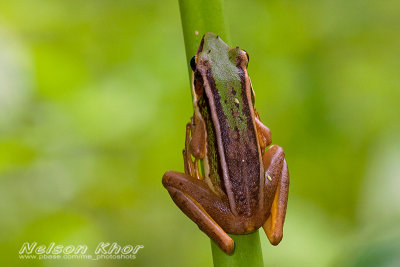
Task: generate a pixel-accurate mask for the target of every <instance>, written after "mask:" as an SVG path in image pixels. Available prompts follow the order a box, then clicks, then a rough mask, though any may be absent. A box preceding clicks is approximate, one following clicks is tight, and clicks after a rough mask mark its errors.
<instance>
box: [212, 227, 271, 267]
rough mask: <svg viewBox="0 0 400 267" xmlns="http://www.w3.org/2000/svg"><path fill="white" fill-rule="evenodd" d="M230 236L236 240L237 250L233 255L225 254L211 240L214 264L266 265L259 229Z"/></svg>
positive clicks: (223, 265)
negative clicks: (264, 263) (246, 233)
mask: <svg viewBox="0 0 400 267" xmlns="http://www.w3.org/2000/svg"><path fill="white" fill-rule="evenodd" d="M229 236H230V237H232V239H233V240H234V241H235V251H234V252H233V254H232V255H227V254H225V253H224V252H223V251H222V250H221V249H220V248H219V247H218V246H217V245H216V244H215V243H214V242H213V241H211V250H212V254H213V261H214V266H218V267H225V266H226V267H231V266H252V267H253V266H254V267H255V266H257V267H258V266H260V267H261V266H264V265H263V257H262V250H261V243H260V235H259V234H258V230H257V231H255V232H253V233H251V234H248V235H229Z"/></svg>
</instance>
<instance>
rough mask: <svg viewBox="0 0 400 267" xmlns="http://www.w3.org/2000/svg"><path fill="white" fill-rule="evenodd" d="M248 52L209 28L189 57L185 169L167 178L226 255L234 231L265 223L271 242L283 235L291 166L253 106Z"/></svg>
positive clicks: (231, 247)
mask: <svg viewBox="0 0 400 267" xmlns="http://www.w3.org/2000/svg"><path fill="white" fill-rule="evenodd" d="M248 63H249V55H248V53H247V52H246V51H245V50H242V49H240V48H239V47H238V46H236V47H233V48H231V47H230V46H229V45H228V44H226V43H225V42H224V41H223V40H222V39H221V37H220V36H219V35H216V34H214V33H211V32H209V33H206V34H204V36H203V38H202V39H201V43H200V45H199V48H198V50H197V53H196V55H195V56H194V57H193V58H192V59H191V61H190V66H191V69H192V79H191V80H192V96H193V116H192V117H191V119H190V121H189V122H188V123H187V125H186V136H185V147H184V149H183V153H182V154H183V159H184V173H183V172H177V171H167V172H166V173H165V174H164V175H163V177H162V184H163V186H164V187H165V188H166V189H167V191H168V193H169V195H170V196H171V198H172V200H173V201H174V202H175V204H176V205H177V206H178V207H179V208H180V209H181V210H182V211H183V213H184V214H185V215H186V216H187V217H189V218H190V219H191V220H192V221H193V222H194V223H196V224H197V226H198V227H199V228H200V230H202V231H203V232H204V233H205V234H206V235H207V236H208V237H209V238H210V239H211V240H213V241H214V242H215V243H216V244H217V245H218V246H219V247H220V248H221V249H222V250H223V251H224V252H225V253H226V254H232V253H233V251H234V247H235V244H234V241H233V239H232V237H231V236H230V234H231V235H243V234H249V233H252V232H254V231H256V230H258V229H259V228H260V227H262V228H263V229H264V231H265V234H266V235H267V237H268V239H269V241H270V243H271V244H272V245H278V244H279V243H280V241H281V240H282V237H283V225H284V222H285V216H286V209H287V202H288V193H289V180H290V178H289V171H288V166H287V163H286V159H285V152H284V150H283V148H281V147H280V146H278V145H271V144H272V139H271V131H270V129H269V128H268V127H267V126H265V125H264V124H263V123H262V122H261V119H260V115H259V113H258V111H257V110H256V108H255V92H254V90H253V87H252V83H251V81H250V77H249V75H248V72H247V67H248Z"/></svg>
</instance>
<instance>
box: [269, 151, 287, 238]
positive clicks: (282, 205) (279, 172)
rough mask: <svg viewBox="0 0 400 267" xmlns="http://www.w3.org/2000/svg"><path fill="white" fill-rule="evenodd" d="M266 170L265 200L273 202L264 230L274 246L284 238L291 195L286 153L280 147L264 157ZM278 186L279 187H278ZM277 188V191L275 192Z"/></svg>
mask: <svg viewBox="0 0 400 267" xmlns="http://www.w3.org/2000/svg"><path fill="white" fill-rule="evenodd" d="M263 162H264V168H265V170H266V171H265V190H266V191H265V198H266V202H269V203H270V201H272V199H273V202H272V207H271V212H270V216H269V217H268V219H267V221H266V222H265V223H264V225H263V228H264V231H265V233H266V234H267V236H268V239H269V241H270V242H271V244H272V245H275V246H276V245H278V244H279V242H280V241H281V240H282V237H283V224H284V222H285V216H286V206H287V200H288V193H289V171H288V167H287V164H286V160H285V152H284V151H283V149H282V148H281V147H279V146H276V145H273V146H271V147H270V148H269V149H268V150H267V151H266V152H265V153H264V155H263ZM276 184H277V185H276ZM275 188H276V190H274V189H275Z"/></svg>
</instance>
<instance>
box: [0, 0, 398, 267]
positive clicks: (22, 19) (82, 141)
mask: <svg viewBox="0 0 400 267" xmlns="http://www.w3.org/2000/svg"><path fill="white" fill-rule="evenodd" d="M0 10H1V11H0V262H2V263H3V264H2V265H3V266H14V265H28V264H34V265H38V266H119V265H121V266H125V265H133V266H210V265H211V264H212V261H211V249H210V241H209V239H208V238H207V237H206V236H205V235H204V234H203V233H201V232H200V231H199V230H198V228H197V227H196V226H195V224H193V223H192V222H191V221H190V220H189V219H187V218H186V217H185V216H184V215H183V214H182V213H181V212H180V211H179V210H178V208H177V207H176V206H175V205H174V203H173V202H172V200H171V199H170V197H169V195H168V194H167V192H166V190H164V189H163V187H162V185H161V177H162V175H163V173H164V172H165V171H166V170H178V171H182V170H183V161H182V155H181V150H182V148H183V145H184V137H185V124H186V122H187V121H188V120H189V118H190V116H191V114H192V106H191V95H190V88H189V83H188V74H187V66H186V61H185V51H184V44H183V36H182V29H181V24H180V15H179V7H178V3H177V1H172V0H168V1H161V0H158V1H144V0H142V1H137V0H133V1H132V0H131V1H122V0H113V1H105V0H103V1H98V0H88V1H77V0H70V1H61V0H58V1H31V0H14V1H1V2H0ZM225 11H226V18H227V23H228V26H229V29H230V33H231V34H230V35H231V45H239V46H240V47H241V48H244V49H246V51H247V52H248V53H249V54H250V65H249V73H250V76H251V78H252V83H253V87H254V89H255V92H256V95H257V98H256V107H257V109H258V111H259V113H260V116H261V118H262V120H263V121H264V123H265V124H266V125H268V126H269V127H270V129H271V130H272V137H273V143H275V144H279V145H281V146H282V147H284V149H285V151H286V154H287V162H288V164H289V169H290V174H291V187H290V196H289V206H288V213H287V221H286V225H285V236H284V239H283V242H282V243H281V244H280V245H279V246H278V247H272V246H270V245H269V244H268V243H267V239H266V237H265V235H264V233H263V232H262V231H261V240H262V245H263V250H264V261H265V263H266V266H399V265H400V227H399V226H400V193H399V188H400V135H399V130H400V124H399V116H400V108H399V101H400V88H399V84H400V72H399V71H400V60H399V55H400V31H399V25H400V4H399V2H397V1H390V0H384V1H359V0H357V1H356V0H353V1H348V0H336V1H333V0H328V1H312V0H306V1H247V2H246V3H244V2H243V1H239V0H234V1H227V2H226V7H225ZM34 241H36V242H38V243H39V244H45V245H47V244H49V243H50V242H56V243H57V244H65V245H69V244H74V245H78V244H86V245H88V246H89V248H93V247H95V246H96V245H97V244H98V242H100V241H108V242H119V243H120V244H123V245H126V244H133V245H136V244H142V245H144V246H145V247H144V249H142V250H141V251H140V252H139V253H138V255H137V259H135V260H133V261H130V260H121V261H116V260H102V261H89V260H86V261H85V260H75V261H51V260H46V261H32V260H31V261H29V260H25V261H21V260H19V259H18V250H19V248H20V247H21V245H22V243H24V242H34Z"/></svg>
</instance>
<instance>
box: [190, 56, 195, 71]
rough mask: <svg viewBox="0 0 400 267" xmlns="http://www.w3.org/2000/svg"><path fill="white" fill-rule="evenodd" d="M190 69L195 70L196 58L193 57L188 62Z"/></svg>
mask: <svg viewBox="0 0 400 267" xmlns="http://www.w3.org/2000/svg"><path fill="white" fill-rule="evenodd" d="M190 67H191V68H192V70H193V71H195V70H196V56H193V57H192V59H191V60H190Z"/></svg>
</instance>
